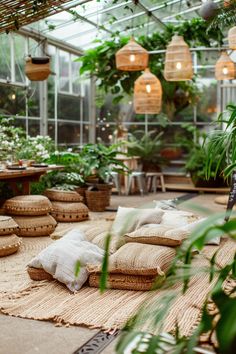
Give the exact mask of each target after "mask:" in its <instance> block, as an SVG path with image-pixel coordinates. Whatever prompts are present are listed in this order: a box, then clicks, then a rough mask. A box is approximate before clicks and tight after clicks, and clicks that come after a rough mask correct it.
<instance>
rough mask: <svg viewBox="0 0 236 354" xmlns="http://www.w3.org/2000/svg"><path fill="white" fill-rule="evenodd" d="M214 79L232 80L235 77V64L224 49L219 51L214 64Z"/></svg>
mask: <svg viewBox="0 0 236 354" xmlns="http://www.w3.org/2000/svg"><path fill="white" fill-rule="evenodd" d="M215 77H216V80H233V79H234V78H235V65H234V62H233V61H232V60H231V59H230V57H229V55H228V54H227V52H226V51H224V52H222V53H221V56H220V58H219V59H218V60H217V62H216V65H215Z"/></svg>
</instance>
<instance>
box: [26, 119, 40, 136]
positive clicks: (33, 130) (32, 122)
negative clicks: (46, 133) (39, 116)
mask: <svg viewBox="0 0 236 354" xmlns="http://www.w3.org/2000/svg"><path fill="white" fill-rule="evenodd" d="M39 134H40V121H39V120H36V119H29V135H30V136H36V135H39Z"/></svg>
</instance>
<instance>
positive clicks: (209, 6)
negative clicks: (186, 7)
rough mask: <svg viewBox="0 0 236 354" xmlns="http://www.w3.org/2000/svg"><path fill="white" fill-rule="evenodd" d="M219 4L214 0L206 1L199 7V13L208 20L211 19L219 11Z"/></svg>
mask: <svg viewBox="0 0 236 354" xmlns="http://www.w3.org/2000/svg"><path fill="white" fill-rule="evenodd" d="M217 9H218V6H217V4H215V3H214V2H213V1H212V0H207V1H205V2H204V3H203V4H202V6H201V7H200V9H199V15H200V16H201V17H202V18H203V19H204V20H206V21H208V20H211V19H212V18H213V17H215V15H216V13H217Z"/></svg>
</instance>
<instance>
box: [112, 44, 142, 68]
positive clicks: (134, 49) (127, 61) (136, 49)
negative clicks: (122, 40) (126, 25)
mask: <svg viewBox="0 0 236 354" xmlns="http://www.w3.org/2000/svg"><path fill="white" fill-rule="evenodd" d="M147 66H148V51H147V50H146V49H144V48H143V47H141V45H139V44H138V43H136V42H135V40H134V39H133V38H131V39H130V40H129V42H128V43H127V44H126V45H125V46H124V47H123V48H121V49H120V50H118V52H117V53H116V67H117V69H119V70H124V71H139V70H144V69H145V68H146V67H147Z"/></svg>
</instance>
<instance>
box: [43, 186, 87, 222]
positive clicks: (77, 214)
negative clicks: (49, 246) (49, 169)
mask: <svg viewBox="0 0 236 354" xmlns="http://www.w3.org/2000/svg"><path fill="white" fill-rule="evenodd" d="M45 195H46V196H47V197H48V198H49V199H50V201H51V203H52V212H51V214H52V216H53V217H54V218H55V219H56V220H57V221H60V222H78V221H84V220H87V219H88V218H89V210H88V208H87V206H86V205H85V204H84V203H82V200H83V197H81V195H80V194H79V193H77V192H73V191H63V190H57V189H47V190H46V191H45Z"/></svg>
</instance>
